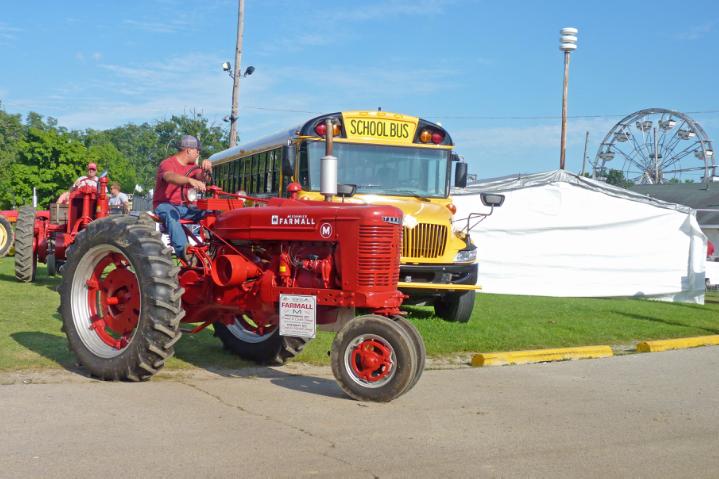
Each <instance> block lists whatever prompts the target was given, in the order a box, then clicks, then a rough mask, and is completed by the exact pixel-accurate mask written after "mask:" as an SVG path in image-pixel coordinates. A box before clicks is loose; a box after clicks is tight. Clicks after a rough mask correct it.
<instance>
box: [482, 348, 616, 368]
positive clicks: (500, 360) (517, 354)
mask: <svg viewBox="0 0 719 479" xmlns="http://www.w3.org/2000/svg"><path fill="white" fill-rule="evenodd" d="M613 355H614V353H613V352H612V348H611V347H609V346H581V347H577V348H557V349H534V350H529V351H509V352H499V353H480V354H475V355H473V356H472V366H474V367H481V366H500V365H504V364H527V363H543V362H547V361H564V360H567V359H590V358H606V357H610V356H613Z"/></svg>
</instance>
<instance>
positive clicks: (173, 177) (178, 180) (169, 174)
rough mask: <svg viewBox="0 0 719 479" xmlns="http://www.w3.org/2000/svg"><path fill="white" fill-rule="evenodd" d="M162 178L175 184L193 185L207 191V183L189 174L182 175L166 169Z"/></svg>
mask: <svg viewBox="0 0 719 479" xmlns="http://www.w3.org/2000/svg"><path fill="white" fill-rule="evenodd" d="M162 179H163V180H165V181H167V182H168V183H172V184H173V185H178V186H183V185H191V186H192V187H193V188H197V189H198V190H200V191H205V184H204V183H203V182H201V181H200V180H197V179H195V178H190V177H189V176H184V175H180V174H178V173H175V172H174V171H166V172H164V173H163V174H162Z"/></svg>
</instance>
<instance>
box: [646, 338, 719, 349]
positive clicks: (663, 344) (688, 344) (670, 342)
mask: <svg viewBox="0 0 719 479" xmlns="http://www.w3.org/2000/svg"><path fill="white" fill-rule="evenodd" d="M716 345H719V335H714V336H695V337H693V338H679V339H660V340H657V341H642V342H641V343H639V344H637V351H639V352H640V353H654V352H657V351H669V350H670V349H686V348H696V347H698V346H716Z"/></svg>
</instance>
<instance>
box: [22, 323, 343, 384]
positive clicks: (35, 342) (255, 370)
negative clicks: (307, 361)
mask: <svg viewBox="0 0 719 479" xmlns="http://www.w3.org/2000/svg"><path fill="white" fill-rule="evenodd" d="M10 337H11V338H13V340H15V341H16V342H17V343H18V344H20V345H22V346H23V347H25V348H27V349H29V350H31V351H33V352H35V353H37V354H39V355H41V356H43V357H45V358H47V359H49V360H51V361H52V362H54V363H57V364H58V365H60V366H62V367H63V368H64V369H65V370H67V371H70V372H72V373H75V374H79V375H80V376H84V377H90V375H89V373H88V371H86V370H85V369H83V368H82V367H80V366H79V365H78V364H77V362H76V360H75V356H74V355H73V354H72V353H71V352H70V351H69V350H68V347H67V339H66V338H65V336H55V335H52V334H48V333H42V332H36V331H22V332H18V333H13V334H11V335H10ZM178 356H179V358H180V359H182V360H183V361H186V362H189V363H190V364H192V365H193V366H195V367H197V368H198V369H204V370H206V371H208V372H211V373H213V374H216V375H218V376H221V377H224V378H245V379H251V378H262V379H269V380H270V383H272V384H273V385H275V386H279V387H281V388H285V389H291V390H293V391H300V392H304V393H307V394H316V395H319V396H326V397H335V398H346V396H345V395H344V393H343V392H342V390H341V389H340V387H339V386H338V385H337V383H336V382H335V381H334V380H333V379H327V378H321V377H316V376H311V375H306V374H302V373H301V372H298V373H292V372H285V371H283V370H281V369H278V368H277V367H268V366H257V365H254V364H253V363H249V362H246V361H240V360H238V366H239V367H238V368H215V367H211V366H207V364H194V363H193V362H191V361H188V360H187V359H188V358H183V357H182V356H180V355H178ZM190 356H191V355H190ZM243 365H247V366H243ZM165 371H167V372H170V373H172V372H173V371H171V370H165Z"/></svg>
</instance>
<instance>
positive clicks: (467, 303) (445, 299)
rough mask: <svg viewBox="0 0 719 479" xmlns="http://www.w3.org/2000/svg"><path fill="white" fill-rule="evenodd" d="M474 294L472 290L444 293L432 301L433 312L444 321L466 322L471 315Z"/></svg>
mask: <svg viewBox="0 0 719 479" xmlns="http://www.w3.org/2000/svg"><path fill="white" fill-rule="evenodd" d="M476 296H477V293H475V292H474V291H464V292H462V293H448V294H445V295H444V296H442V297H441V298H440V299H438V300H437V301H436V302H435V303H434V312H435V314H436V315H437V316H439V317H440V318H442V319H444V320H445V321H449V322H453V323H466V322H467V321H469V318H471V317H472V310H473V309H474V300H475V298H476Z"/></svg>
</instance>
